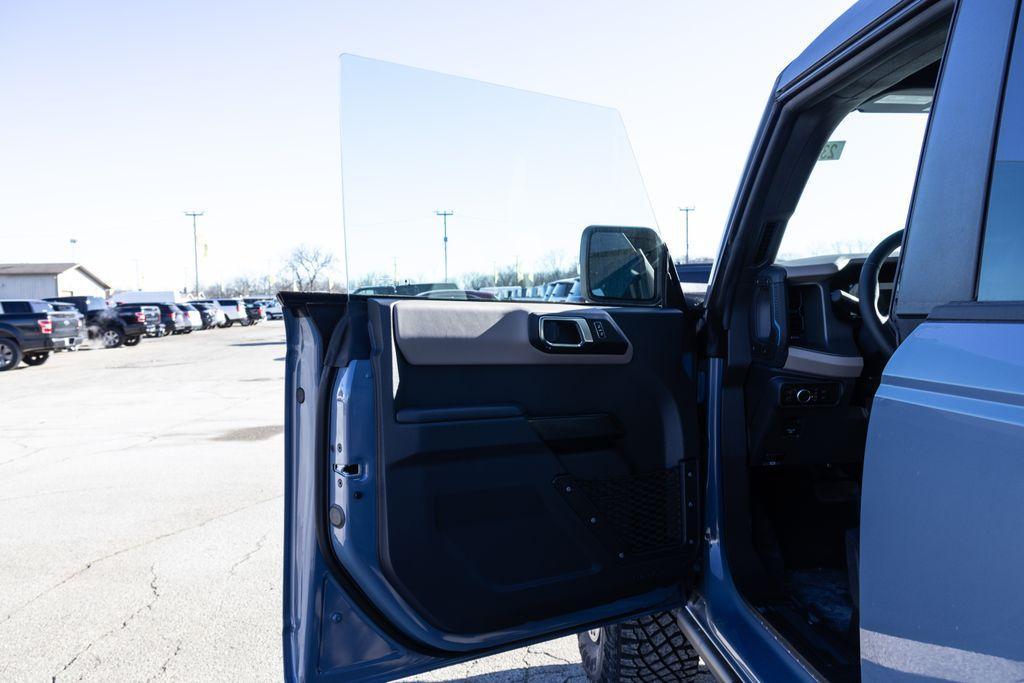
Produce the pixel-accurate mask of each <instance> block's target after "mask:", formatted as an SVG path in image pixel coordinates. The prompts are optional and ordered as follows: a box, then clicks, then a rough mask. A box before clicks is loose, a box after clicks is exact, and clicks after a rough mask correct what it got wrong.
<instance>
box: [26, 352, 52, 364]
mask: <svg viewBox="0 0 1024 683" xmlns="http://www.w3.org/2000/svg"><path fill="white" fill-rule="evenodd" d="M49 357H50V354H49V353H47V352H46V351H36V352H35V353H26V354H25V357H24V358H22V360H23V361H25V365H42V364H43V363H45V362H46V359H47V358H49Z"/></svg>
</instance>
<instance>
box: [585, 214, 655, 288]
mask: <svg viewBox="0 0 1024 683" xmlns="http://www.w3.org/2000/svg"><path fill="white" fill-rule="evenodd" d="M667 267H668V250H667V249H666V248H665V244H664V242H662V241H661V237H660V236H659V235H658V233H657V232H655V231H654V230H652V229H650V228H622V227H615V226H610V225H591V226H590V227H588V228H587V229H586V230H584V231H583V238H582V239H581V240H580V288H581V290H582V294H583V298H584V299H585V300H586V301H588V302H592V303H606V304H625V305H634V306H657V305H660V304H661V303H662V301H663V299H664V296H665V282H666V278H667V270H666V269H667Z"/></svg>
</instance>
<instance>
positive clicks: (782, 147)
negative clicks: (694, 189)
mask: <svg viewBox="0 0 1024 683" xmlns="http://www.w3.org/2000/svg"><path fill="white" fill-rule="evenodd" d="M709 68H710V67H709ZM850 117H853V118H854V119H856V121H857V127H856V130H860V131H862V132H864V131H867V133H868V138H867V139H865V140H864V144H861V143H860V142H858V141H856V140H855V139H854V138H853V137H852V135H853V134H854V133H856V130H854V128H852V127H851V128H845V129H844V128H842V126H844V125H845V124H846V123H849V121H850V120H851V119H850ZM892 117H896V118H892ZM912 117H918V118H917V119H912ZM912 120H916V121H917V122H918V123H917V124H914V126H912V128H913V130H915V131H917V137H913V136H911V135H909V134H908V133H906V130H908V128H905V127H904V125H905V124H907V123H908V122H909V121H912ZM879 121H891V122H892V127H891V128H889V129H887V130H888V131H889V132H879V133H878V134H877V135H876V136H875V137H872V135H873V133H871V131H872V130H875V129H873V128H872V126H874V125H876V124H875V123H873V122H879ZM878 125H882V124H878ZM837 130H846V131H853V132H851V133H849V134H850V135H851V137H849V138H847V137H845V136H846V135H847V133H846V132H844V133H842V135H843V136H844V137H839V134H837V133H836V131H837ZM901 145H905V146H906V147H907V150H906V151H907V155H908V157H909V159H910V163H908V164H902V165H901V164H897V163H895V162H893V160H892V159H891V158H890V157H889V156H887V155H888V153H889V152H890V151H893V150H895V148H897V147H900V146H901ZM844 147H845V151H844ZM870 150H874V151H873V152H870ZM858 154H861V156H860V157H858V156H857V155H858ZM858 158H860V159H861V161H858ZM847 162H849V163H850V164H856V163H862V162H863V163H866V164H867V166H865V167H863V169H864V170H862V171H861V172H859V173H858V176H859V177H860V178H862V179H864V180H865V181H872V180H878V181H879V182H878V184H877V194H868V195H864V196H856V195H855V194H850V193H847V194H844V192H848V191H849V192H852V190H850V189H849V188H851V187H853V186H852V185H851V184H850V183H848V182H840V183H837V184H836V186H835V187H836V190H835V191H836V194H835V195H833V196H832V197H831V201H828V202H816V203H815V202H810V203H809V201H808V200H809V199H811V198H813V197H812V194H813V193H814V192H816V191H818V190H819V189H820V188H821V187H823V186H825V185H827V184H828V182H829V181H828V178H826V177H824V176H827V175H829V174H832V175H833V176H834V175H835V173H833V172H834V171H836V169H840V170H841V169H843V168H844V167H845V166H844V165H843V164H845V163H847ZM899 169H902V172H901V173H897V170H899ZM896 176H899V177H896ZM896 181H898V182H896ZM897 184H899V185H900V187H903V188H905V192H903V191H901V193H900V194H901V198H900V201H901V202H902V204H901V205H899V206H896V205H895V204H894V206H896V209H895V211H896V213H895V214H894V216H895V217H893V216H889V215H887V214H886V212H885V207H886V206H888V204H886V201H887V198H886V197H885V196H884V195H885V192H886V190H887V189H888V188H891V187H894V186H896V185H897ZM1022 198H1024V18H1022V14H1021V12H1020V3H1019V2H1018V0H862V1H861V2H858V3H856V4H855V5H854V6H853V7H851V8H850V9H849V10H848V11H847V12H846V13H845V14H843V15H842V16H841V17H840V18H839V19H837V20H836V21H835V23H833V24H832V25H831V26H830V27H828V28H827V29H826V30H825V31H824V32H823V33H822V34H821V35H820V36H819V37H818V38H816V39H815V40H814V41H813V42H811V43H810V45H809V46H808V47H807V48H806V49H805V50H804V51H803V52H802V53H801V54H800V55H799V56H798V57H797V58H796V59H795V60H794V61H793V62H792V63H791V64H790V65H789V66H788V67H786V69H785V70H784V71H783V72H782V73H781V75H780V76H779V77H778V79H777V81H776V82H775V84H774V86H773V87H772V89H771V94H770V97H769V99H768V102H767V106H766V108H765V109H764V112H763V114H762V117H761V123H760V126H759V128H758V130H757V134H756V136H755V139H754V142H753V146H752V148H751V151H750V154H749V157H748V160H747V163H746V166H745V169H744V171H743V175H742V178H741V180H740V183H739V187H738V190H737V194H736V197H735V200H734V203H733V206H732V210H731V213H730V216H729V219H728V221H727V224H726V226H725V234H724V238H723V240H722V246H721V248H720V250H719V253H718V254H717V256H716V258H715V261H714V264H715V265H714V269H713V272H712V273H711V282H710V284H709V286H708V288H707V293H706V296H702V297H700V298H699V299H698V300H693V299H689V298H687V297H685V296H684V295H683V289H684V288H683V287H682V286H681V285H680V283H679V280H678V276H677V274H676V272H675V270H674V269H673V268H671V267H670V265H669V264H671V258H670V256H669V254H668V252H667V249H666V248H665V247H664V245H663V244H661V241H660V239H659V237H658V234H657V233H656V232H654V231H652V230H648V229H645V228H634V227H621V228H616V227H608V226H592V227H590V228H588V229H586V230H585V231H584V233H583V237H582V242H581V252H580V253H581V257H580V264H579V265H580V277H581V292H582V296H583V298H584V301H585V302H586V304H589V305H576V306H571V307H566V306H561V305H548V306H547V307H545V305H543V304H526V303H516V302H466V301H430V300H422V299H420V300H417V299H414V298H410V297H403V296H401V295H398V294H397V293H387V292H375V293H373V294H372V295H368V296H357V295H353V296H344V295H325V294H303V293H283V294H281V295H280V300H281V302H282V306H283V309H284V314H285V322H286V330H287V338H288V352H287V369H286V406H285V407H286V414H285V424H286V428H285V444H286V447H285V487H286V488H285V544H284V615H283V616H284V620H283V627H284V628H283V647H284V666H285V670H284V674H285V678H286V679H287V680H290V681H377V680H389V679H392V678H395V677H398V676H403V675H409V674H413V673H416V672H422V671H426V670H429V669H433V668H436V667H439V666H442V665H445V664H449V663H453V662H459V661H465V660H469V659H473V658H477V657H480V656H483V655H487V654H491V653H495V652H499V651H502V650H507V649H511V648H516V647H523V646H526V645H529V644H531V643H535V642H539V641H542V640H546V639H550V638H554V637H557V636H561V635H566V634H572V633H576V634H578V638H579V644H580V649H581V653H582V659H583V667H584V670H585V671H586V673H587V675H588V677H589V678H590V679H591V680H594V681H618V680H627V681H653V680H660V681H685V680H693V679H694V678H695V677H697V676H699V675H708V674H713V675H714V676H715V677H717V678H719V679H721V680H730V681H732V680H736V681H820V680H838V681H843V680H870V681H911V680H958V681H960V680H985V681H1004V680H1005V681H1009V680H1020V679H1021V678H1024V638H1022V637H1021V634H1022V633H1024V590H1022V588H1024V581H1022V578H1021V567H1022V566H1024V533H1022V531H1021V523H1020V520H1021V519H1024V408H1022V406H1024V268H1022V266H1021V264H1022V263H1024V199H1022ZM348 199H349V197H348V196H347V197H346V200H347V201H348ZM897 204H899V202H897ZM815 207H818V208H821V209H822V210H821V211H820V212H819V213H818V214H817V215H816V216H815V220H814V221H807V220H806V217H807V214H806V212H807V211H809V210H811V209H814V208H815ZM865 224H869V225H870V227H871V230H872V232H871V234H873V235H874V237H873V238H872V241H871V242H870V243H864V244H857V243H855V242H856V240H846V239H845V237H846V235H845V234H844V231H848V232H851V234H852V231H854V230H855V229H858V228H859V227H863V226H864V225H865ZM830 228H834V231H833V232H832V234H830V235H828V236H827V237H826V238H824V239H822V238H820V235H821V234H822V233H823V232H824V233H827V231H828V230H829V229H830ZM858 234H860V233H858ZM794 240H795V241H794ZM825 240H827V241H828V244H839V245H840V246H841V245H842V244H848V247H849V248H842V247H841V248H840V249H837V251H839V253H827V252H825V251H818V252H815V251H814V250H813V249H812V248H811V247H815V246H819V247H820V246H821V243H822V242H823V241H825ZM804 247H807V249H804ZM439 248H440V247H438V249H439ZM438 258H440V257H438ZM389 294H390V295H389Z"/></svg>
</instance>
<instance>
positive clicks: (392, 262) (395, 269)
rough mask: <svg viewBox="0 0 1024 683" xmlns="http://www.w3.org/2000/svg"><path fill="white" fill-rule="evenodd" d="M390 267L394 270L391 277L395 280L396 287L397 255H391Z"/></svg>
mask: <svg viewBox="0 0 1024 683" xmlns="http://www.w3.org/2000/svg"><path fill="white" fill-rule="evenodd" d="M391 267H392V269H393V270H394V274H393V275H392V278H393V279H394V281H395V287H397V286H398V257H397V256H392V257H391Z"/></svg>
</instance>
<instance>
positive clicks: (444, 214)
mask: <svg viewBox="0 0 1024 683" xmlns="http://www.w3.org/2000/svg"><path fill="white" fill-rule="evenodd" d="M454 213H455V212H454V211H451V210H447V211H435V212H434V214H435V215H437V216H440V217H441V219H442V220H443V221H444V281H445V282H448V216H451V215H453V214H454Z"/></svg>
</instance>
